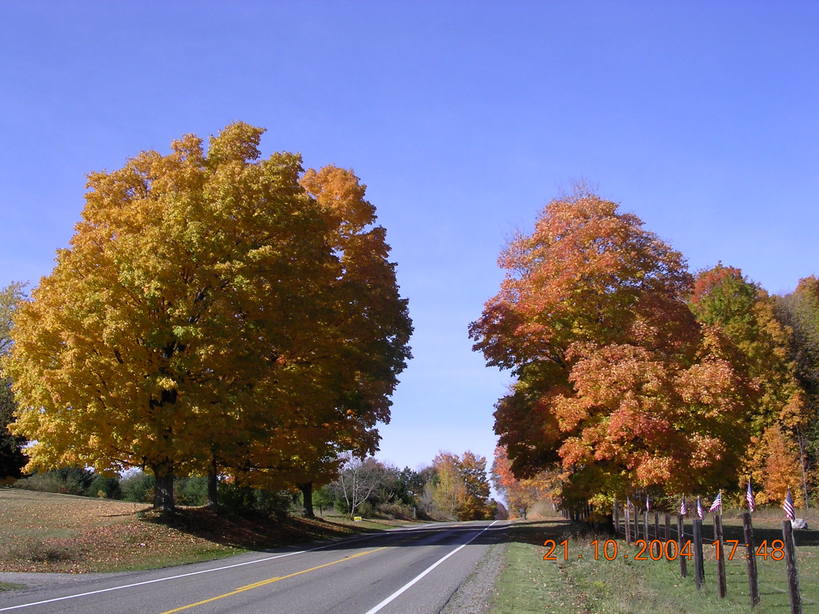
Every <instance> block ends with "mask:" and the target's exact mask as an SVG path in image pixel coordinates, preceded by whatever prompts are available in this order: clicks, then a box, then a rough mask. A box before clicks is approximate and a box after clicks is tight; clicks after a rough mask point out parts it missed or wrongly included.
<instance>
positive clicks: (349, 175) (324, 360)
mask: <svg viewBox="0 0 819 614" xmlns="http://www.w3.org/2000/svg"><path fill="white" fill-rule="evenodd" d="M300 184H301V186H302V187H303V188H304V189H305V190H306V191H307V194H308V195H309V196H310V197H311V198H313V199H315V202H316V203H317V204H318V206H319V207H320V209H321V211H322V213H323V215H324V218H325V219H326V220H327V222H328V224H329V229H330V230H329V234H328V242H329V247H330V248H331V249H332V251H333V254H334V255H335V256H336V257H337V259H338V264H337V269H336V270H335V276H334V279H333V280H332V282H331V283H332V286H331V288H329V289H328V294H330V295H331V296H332V298H333V302H332V305H331V306H332V308H331V310H330V311H329V312H328V313H327V314H326V315H325V316H324V327H325V333H326V335H327V339H326V344H327V345H330V346H331V347H329V348H325V352H324V354H322V355H313V356H310V357H309V364H310V365H311V366H312V367H313V375H314V377H315V378H317V380H319V381H320V385H319V386H317V388H319V389H320V390H321V391H323V392H324V393H325V394H322V395H314V396H313V397H312V398H304V399H299V404H300V406H301V411H298V412H294V413H293V414H292V415H291V416H290V420H288V421H286V422H280V423H278V424H276V425H275V427H276V428H277V429H278V430H280V431H281V436H282V437H285V438H288V439H289V441H290V442H291V443H293V444H294V445H295V447H296V449H294V450H293V451H292V453H288V452H287V451H284V452H285V453H284V454H283V453H282V452H283V451H282V449H281V446H280V445H278V444H277V442H278V441H279V440H280V438H279V437H275V438H272V439H270V442H271V443H272V444H273V445H272V446H271V447H270V449H268V450H266V449H265V440H264V439H260V440H259V441H258V445H257V446H256V447H255V449H254V450H253V451H252V452H251V453H250V454H249V455H248V466H249V467H251V468H256V469H258V470H260V471H261V472H262V475H264V474H265V473H266V474H270V473H273V474H279V475H280V477H281V476H282V475H284V473H291V474H292V473H294V472H295V473H298V474H300V475H299V476H298V477H296V478H294V479H295V480H296V481H295V482H294V483H296V484H298V485H299V488H300V489H301V491H302V494H303V497H304V501H305V509H306V513H307V514H308V515H312V504H311V497H310V495H311V492H312V489H313V482H314V481H315V482H318V483H319V484H322V483H327V482H328V481H329V480H330V479H332V478H333V477H334V476H335V473H336V470H337V466H338V463H337V462H336V459H337V457H338V455H339V454H340V453H342V452H343V451H345V450H350V451H353V452H354V453H355V454H356V455H358V456H359V457H360V458H364V457H366V456H367V455H369V454H373V453H374V452H375V451H376V449H377V445H378V441H379V435H378V431H377V429H376V428H375V425H376V423H377V422H379V421H381V422H385V423H386V422H389V419H390V405H391V401H390V396H391V394H392V392H393V390H394V389H395V386H396V385H397V383H398V378H397V376H398V374H399V373H400V372H401V371H402V370H403V369H404V367H405V365H406V361H407V360H408V359H409V358H410V351H409V346H408V341H409V337H410V334H411V332H412V326H411V322H410V319H409V315H408V312H407V301H406V299H402V298H401V297H400V295H399V293H398V284H397V281H396V275H395V264H394V263H392V262H390V261H389V252H390V247H389V245H388V244H387V241H386V230H385V228H384V227H383V226H380V225H377V224H376V210H375V207H374V206H373V205H372V203H370V202H369V201H367V200H366V198H365V193H366V186H365V185H363V184H362V183H361V182H360V180H359V179H358V177H356V176H355V174H354V173H353V172H352V171H349V170H345V169H341V168H338V167H335V166H326V167H324V168H322V169H320V170H313V169H310V170H308V171H307V172H306V173H305V174H304V175H303V176H302V178H301V180H300ZM319 378H320V379H319ZM298 432H302V433H303V436H295V437H294V436H293V434H294V433H298ZM302 442H306V445H304V444H303V443H302ZM271 453H272V455H273V457H274V458H273V459H272V461H271V458H270V455H271Z"/></svg>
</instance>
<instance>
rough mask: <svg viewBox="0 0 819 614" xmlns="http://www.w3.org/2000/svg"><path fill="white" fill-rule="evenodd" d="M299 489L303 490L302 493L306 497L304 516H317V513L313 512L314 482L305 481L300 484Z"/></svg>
mask: <svg viewBox="0 0 819 614" xmlns="http://www.w3.org/2000/svg"><path fill="white" fill-rule="evenodd" d="M299 490H301V495H302V498H303V499H304V517H305V518H315V517H316V515H315V514H314V513H313V483H312V482H305V483H304V484H299Z"/></svg>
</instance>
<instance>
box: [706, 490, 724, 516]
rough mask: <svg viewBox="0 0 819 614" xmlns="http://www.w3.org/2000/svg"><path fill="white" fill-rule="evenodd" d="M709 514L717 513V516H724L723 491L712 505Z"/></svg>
mask: <svg viewBox="0 0 819 614" xmlns="http://www.w3.org/2000/svg"><path fill="white" fill-rule="evenodd" d="M708 511H709V512H716V513H717V514H722V491H719V492H718V493H717V497H716V499H714V502H713V503H712V504H711V507H710V508H708Z"/></svg>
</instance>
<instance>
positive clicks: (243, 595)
mask: <svg viewBox="0 0 819 614" xmlns="http://www.w3.org/2000/svg"><path fill="white" fill-rule="evenodd" d="M505 527H506V523H505V522H492V523H490V522H488V521H485V522H468V523H464V522H461V523H448V524H438V523H436V524H435V525H432V526H421V527H413V528H408V529H399V530H393V531H388V532H384V533H377V534H371V535H365V536H359V537H355V538H351V539H347V540H343V541H340V542H333V543H328V544H323V545H319V546H316V547H311V548H309V549H306V550H280V551H276V552H264V553H260V552H255V553H251V554H244V555H240V556H237V557H232V558H229V559H221V560H219V561H211V562H208V563H197V564H194V565H184V566H181V567H172V568H166V569H160V570H153V571H144V572H134V573H127V574H116V575H112V576H110V577H103V578H94V579H88V580H79V581H77V582H75V583H71V584H70V585H66V584H59V585H54V586H47V587H40V588H34V589H24V590H15V591H6V592H0V612H15V613H16V612H20V613H21V614H37V613H42V612H49V613H54V612H60V613H65V614H75V613H76V614H114V613H116V614H125V613H134V614H137V613H139V614H149V613H150V614H171V613H173V612H190V613H191V614H193V613H196V614H213V613H216V612H230V613H238V614H251V613H260V614H261V613H264V614H274V613H276V612H286V613H288V614H293V613H297V614H314V613H322V612H332V613H333V614H348V613H349V614H375V613H376V612H379V613H383V614H391V613H392V614H395V613H399V612H400V613H412V614H425V613H428V612H429V613H431V612H439V611H440V610H441V609H442V608H443V607H444V605H445V604H446V602H447V601H448V600H449V598H450V597H451V596H452V594H453V593H454V592H455V591H456V590H457V589H458V587H459V586H460V585H461V583H463V582H464V580H466V578H467V577H468V576H469V575H470V573H471V572H472V570H473V569H474V568H475V566H476V565H477V563H478V562H479V561H480V560H481V558H483V556H484V555H485V554H486V552H487V550H488V548H489V547H490V546H491V545H492V544H495V543H498V542H499V541H501V540H502V539H503V537H502V536H503V532H504V529H505Z"/></svg>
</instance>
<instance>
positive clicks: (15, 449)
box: [0, 283, 28, 483]
mask: <svg viewBox="0 0 819 614" xmlns="http://www.w3.org/2000/svg"><path fill="white" fill-rule="evenodd" d="M23 288H24V286H23V284H21V283H12V284H10V285H9V286H7V287H6V288H4V289H3V290H0V356H5V355H6V354H7V353H8V352H9V350H10V349H11V343H12V341H11V327H12V316H13V314H14V311H15V309H16V308H17V306H18V305H19V304H20V301H22V300H23ZM15 410H16V405H15V402H14V395H13V394H12V391H11V379H9V378H8V377H5V376H4V375H2V374H0V483H2V482H3V481H4V480H8V479H13V478H19V477H21V473H20V469H21V468H22V467H23V466H24V465H25V464H26V462H27V461H28V459H27V457H26V455H25V454H23V451H22V448H23V445H25V443H26V440H25V438H24V437H21V436H19V435H13V434H12V433H11V432H10V431H9V430H8V425H9V424H10V423H11V422H12V420H14V414H15Z"/></svg>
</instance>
